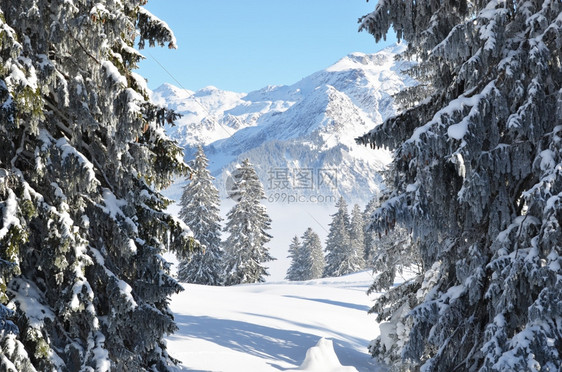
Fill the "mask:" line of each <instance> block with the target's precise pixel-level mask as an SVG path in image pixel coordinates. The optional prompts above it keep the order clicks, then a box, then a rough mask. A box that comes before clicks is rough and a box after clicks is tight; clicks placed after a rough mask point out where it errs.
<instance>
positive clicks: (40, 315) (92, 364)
mask: <svg viewBox="0 0 562 372" xmlns="http://www.w3.org/2000/svg"><path fill="white" fill-rule="evenodd" d="M138 4H139V2H137V1H118V2H104V3H91V2H86V1H63V0H51V1H34V0H22V1H16V2H14V1H5V0H0V10H1V12H0V101H1V105H0V107H1V108H0V123H2V124H1V125H0V216H2V217H1V218H0V303H1V304H0V345H1V347H2V352H1V353H0V355H1V356H0V369H1V370H8V371H15V370H22V371H26V370H27V371H30V370H39V371H47V370H49V371H51V370H62V371H78V370H85V371H86V370H96V371H108V370H112V371H146V370H151V371H156V370H158V371H162V370H167V369H168V366H169V365H170V364H171V363H173V360H172V359H171V358H170V357H169V356H168V354H167V351H166V346H165V343H164V340H163V337H164V336H165V335H166V334H169V333H171V332H173V331H174V330H175V329H176V326H175V324H174V322H173V317H172V314H171V313H170V310H169V308H168V299H169V296H170V295H171V294H173V293H175V292H178V291H179V290H181V287H180V285H179V284H178V283H177V282H176V281H175V280H174V279H173V278H172V277H171V276H170V275H169V264H168V263H167V262H165V261H164V260H163V258H162V255H161V253H162V252H163V251H164V250H166V249H169V250H172V251H175V252H177V253H178V254H180V255H183V254H187V252H188V251H189V250H192V249H193V245H194V243H193V242H194V240H193V239H192V238H191V237H190V236H189V234H188V231H189V230H188V229H187V228H186V227H185V226H184V225H183V223H181V221H180V220H178V219H175V218H173V217H171V216H169V215H168V214H166V213H164V212H163V211H164V209H165V208H166V206H167V203H168V202H167V200H166V199H165V198H163V197H162V196H161V195H160V193H159V190H160V189H162V188H163V187H165V186H167V185H169V184H170V183H171V181H172V179H173V177H174V176H175V175H181V174H185V172H186V171H187V170H188V167H187V166H186V165H185V164H184V163H183V160H182V158H183V155H182V149H181V148H180V147H178V146H177V145H176V143H174V142H172V141H170V140H169V139H168V138H167V137H166V136H165V135H164V134H163V131H162V126H163V125H164V124H165V123H166V122H172V121H173V120H174V119H175V117H176V116H175V114H174V113H172V112H170V111H167V110H165V109H162V108H160V107H157V106H154V105H153V104H151V103H150V102H149V100H148V90H147V88H146V84H145V81H144V79H143V78H142V77H140V76H139V75H137V74H135V73H134V72H133V71H132V70H133V69H134V68H136V66H137V63H138V62H139V60H140V59H141V58H142V56H141V55H140V54H139V52H137V51H136V50H135V49H134V48H133V43H134V40H135V38H136V37H138V38H139V40H140V42H141V44H142V43H144V41H145V40H146V41H148V42H149V43H150V44H151V45H153V44H155V43H157V44H159V45H164V44H168V45H169V46H170V47H174V38H173V34H172V33H171V31H170V30H169V29H168V28H167V27H166V26H165V24H164V23H163V22H161V21H160V20H158V19H156V18H155V17H153V16H152V15H151V14H150V13H149V12H147V11H146V10H145V9H143V8H142V7H140V6H139V5H138Z"/></svg>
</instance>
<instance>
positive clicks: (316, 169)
mask: <svg viewBox="0 0 562 372" xmlns="http://www.w3.org/2000/svg"><path fill="white" fill-rule="evenodd" d="M402 48H403V46H395V47H393V48H388V49H385V50H383V51H381V52H379V53H376V54H370V55H369V54H362V53H353V54H350V55H348V56H346V57H344V58H343V59H341V60H340V61H338V62H336V63H335V64H334V65H332V66H330V67H328V68H327V69H325V70H322V71H319V72H316V73H314V74H312V75H310V76H308V77H306V78H304V79H302V80H301V81H299V82H297V83H296V84H293V85H291V86H268V87H266V88H263V89H260V90H257V91H254V92H250V93H248V94H243V93H234V92H226V91H221V90H219V89H217V88H214V87H207V88H204V89H202V90H200V91H197V92H195V93H194V92H190V91H186V90H182V89H179V88H177V87H174V86H172V85H169V84H165V85H163V86H161V87H160V88H158V89H157V90H156V91H154V93H153V100H154V101H156V102H160V103H162V104H166V105H167V106H168V107H170V108H173V109H175V110H176V111H177V112H179V113H181V114H182V115H183V117H182V118H181V119H179V120H178V122H177V125H176V126H175V127H172V128H168V133H169V134H170V135H171V136H172V137H174V138H175V139H177V140H178V141H179V142H180V144H182V145H183V146H186V156H187V157H188V158H189V157H190V156H191V153H192V150H191V149H190V148H192V147H193V146H195V145H196V144H199V143H202V144H204V145H205V146H206V152H207V155H208V157H209V159H210V162H211V171H212V172H213V175H214V176H215V177H217V187H218V188H219V190H220V191H221V192H223V195H224V186H225V185H226V184H228V181H227V180H228V176H229V171H230V170H232V168H233V166H234V164H235V163H236V162H239V161H240V160H242V159H244V158H249V159H250V161H251V162H252V163H253V164H255V165H256V168H257V171H258V174H259V176H260V178H261V180H262V182H263V183H264V186H265V188H266V194H267V195H268V196H270V197H279V198H288V197H296V198H299V197H306V198H307V200H308V199H309V198H310V197H321V198H323V199H325V198H328V199H329V196H332V195H343V196H345V197H347V199H348V201H359V202H364V201H366V199H368V198H370V197H371V196H372V194H373V193H375V192H377V191H378V190H379V188H380V187H381V177H380V176H379V175H378V172H379V171H380V170H381V169H382V168H383V167H384V165H385V164H387V163H388V162H389V161H390V156H389V154H388V153H387V152H386V151H383V150H379V151H373V150H370V149H367V148H364V147H362V146H358V145H356V144H355V142H354V138H355V137H357V136H359V135H362V134H364V133H365V132H366V131H368V130H370V129H371V128H373V127H374V126H375V125H377V124H379V123H380V122H382V120H384V119H385V118H387V117H389V116H391V115H393V114H394V113H395V112H394V105H393V101H392V98H391V95H393V94H395V93H396V92H398V91H399V90H401V89H403V88H404V87H405V86H409V85H412V84H414V82H413V81H412V80H411V79H410V78H408V77H406V76H404V75H403V74H402V73H401V71H402V70H403V69H405V68H406V67H407V66H408V65H409V64H408V63H406V62H396V61H394V56H395V54H396V53H397V52H398V51H400V50H401V49H402ZM281 186H282V187H281ZM329 200H330V202H331V203H332V204H333V200H332V199H329Z"/></svg>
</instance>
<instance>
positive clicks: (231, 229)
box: [224, 159, 274, 285]
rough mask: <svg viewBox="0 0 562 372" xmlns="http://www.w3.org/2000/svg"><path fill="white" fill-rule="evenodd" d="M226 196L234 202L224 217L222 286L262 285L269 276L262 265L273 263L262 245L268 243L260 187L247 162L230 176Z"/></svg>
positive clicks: (251, 167)
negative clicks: (231, 187) (228, 195)
mask: <svg viewBox="0 0 562 372" xmlns="http://www.w3.org/2000/svg"><path fill="white" fill-rule="evenodd" d="M233 178H234V185H233V190H231V192H230V195H231V197H232V198H233V199H234V200H237V203H236V205H235V206H234V207H233V208H232V209H231V210H230V211H229V212H228V214H227V218H228V220H227V223H226V228H225V231H226V232H228V233H229V236H228V237H227V239H226V241H225V242H224V245H225V258H224V261H225V264H224V267H225V276H226V285H234V284H241V283H256V282H263V281H264V276H266V275H269V274H268V273H267V270H266V268H265V267H264V266H263V264H264V263H266V262H268V261H271V260H273V259H274V258H273V257H271V256H270V255H269V249H268V248H267V247H266V246H265V244H266V243H267V242H269V241H270V240H271V235H269V234H268V233H267V230H269V229H270V225H271V219H270V218H269V216H268V215H267V211H266V209H265V207H264V206H263V205H261V200H262V199H265V193H264V191H263V186H262V184H261V182H260V180H259V178H258V175H257V173H256V171H255V170H254V167H253V165H252V164H251V163H250V161H249V160H248V159H245V160H244V161H243V162H242V164H241V165H240V166H239V167H238V168H237V169H236V171H235V172H234V174H233Z"/></svg>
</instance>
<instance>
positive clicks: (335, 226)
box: [324, 197, 363, 277]
mask: <svg viewBox="0 0 562 372" xmlns="http://www.w3.org/2000/svg"><path fill="white" fill-rule="evenodd" d="M336 208H337V209H338V210H337V212H336V213H335V214H334V215H333V216H332V222H331V223H330V231H329V232H328V239H327V241H326V252H327V254H326V266H325V268H324V277H328V276H342V275H346V274H350V273H354V272H357V271H359V270H361V268H362V267H363V257H362V256H361V254H360V253H359V252H358V251H357V250H356V249H355V248H354V247H355V246H354V245H353V244H352V241H351V233H350V231H351V223H350V221H349V214H348V212H347V203H346V202H345V200H344V199H343V197H342V198H340V199H339V200H338V201H337V203H336ZM361 248H362V247H361ZM361 250H362V249H361Z"/></svg>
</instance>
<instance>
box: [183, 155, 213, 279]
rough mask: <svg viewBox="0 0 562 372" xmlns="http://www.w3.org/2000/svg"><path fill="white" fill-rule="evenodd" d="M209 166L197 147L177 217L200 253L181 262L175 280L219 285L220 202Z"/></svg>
mask: <svg viewBox="0 0 562 372" xmlns="http://www.w3.org/2000/svg"><path fill="white" fill-rule="evenodd" d="M208 165H209V161H208V159H207V157H206V156H205V153H204V152H203V147H201V146H199V147H198V148H197V153H196V155H195V160H194V161H193V163H192V164H190V166H191V168H192V172H191V174H190V177H189V178H190V179H189V183H188V184H187V185H186V186H185V188H184V191H183V194H182V197H181V200H180V206H181V210H180V213H179V216H180V218H181V219H182V220H183V221H184V222H185V224H186V225H187V226H189V228H190V229H191V230H192V231H193V236H194V237H195V238H196V239H197V240H198V241H199V243H200V244H201V247H202V248H203V249H202V251H198V252H196V253H194V254H193V255H192V256H190V257H188V258H186V259H184V260H182V261H181V262H180V264H179V268H178V278H179V279H180V280H181V281H185V282H188V283H196V284H208V285H220V284H222V282H223V280H224V278H223V273H222V255H223V252H222V247H221V237H220V234H221V226H220V221H221V218H220V216H219V213H220V209H219V204H220V201H219V192H218V190H217V188H216V187H215V186H214V185H213V179H214V178H213V177H212V176H211V174H210V172H209V170H208V169H207V166H208Z"/></svg>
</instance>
